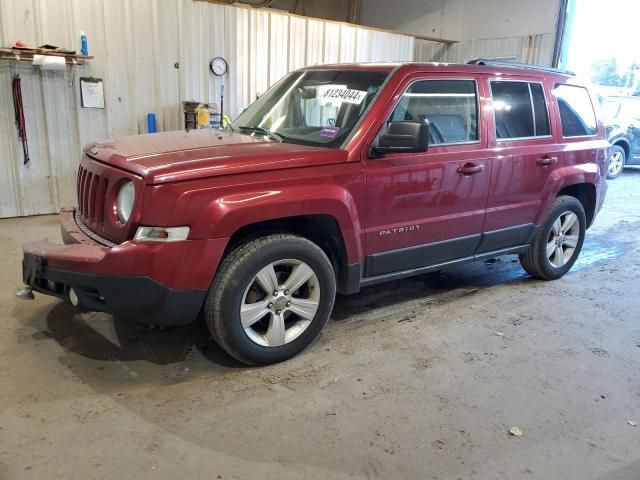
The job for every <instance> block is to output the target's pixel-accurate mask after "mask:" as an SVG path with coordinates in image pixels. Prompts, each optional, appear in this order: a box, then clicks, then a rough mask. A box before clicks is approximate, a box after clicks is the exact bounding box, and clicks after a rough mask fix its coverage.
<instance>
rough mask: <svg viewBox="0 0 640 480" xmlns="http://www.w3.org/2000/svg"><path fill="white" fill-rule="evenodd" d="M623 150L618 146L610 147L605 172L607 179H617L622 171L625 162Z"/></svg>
mask: <svg viewBox="0 0 640 480" xmlns="http://www.w3.org/2000/svg"><path fill="white" fill-rule="evenodd" d="M625 157H626V155H625V152H624V148H622V147H620V146H618V145H612V146H611V149H610V150H609V168H608V170H607V178H608V179H610V180H612V179H614V178H616V177H618V176H619V175H620V174H621V173H622V170H623V169H624V164H625V161H626V158H625Z"/></svg>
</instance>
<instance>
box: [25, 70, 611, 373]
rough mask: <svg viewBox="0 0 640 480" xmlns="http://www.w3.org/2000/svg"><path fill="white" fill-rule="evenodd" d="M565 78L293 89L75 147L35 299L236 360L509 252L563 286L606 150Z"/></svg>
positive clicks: (487, 73) (347, 75)
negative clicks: (234, 109) (203, 333)
mask: <svg viewBox="0 0 640 480" xmlns="http://www.w3.org/2000/svg"><path fill="white" fill-rule="evenodd" d="M594 107H595V102H594V101H593V97H592V96H591V95H590V93H589V92H588V90H587V89H586V88H585V87H584V85H582V84H581V83H579V82H578V81H577V80H576V79H575V78H574V77H573V76H571V75H567V74H563V73H561V72H558V71H554V70H551V69H544V68H542V67H525V66H513V65H505V64H497V63H490V62H488V61H487V62H484V61H475V62H473V63H472V64H467V65H449V64H417V63H414V64H354V65H337V66H336V65H333V66H331V65H329V66H317V67H311V68H305V69H303V70H299V71H296V72H293V73H290V74H288V75H287V76H285V77H284V78H283V79H282V80H280V81H279V82H278V83H277V84H276V85H275V86H273V87H272V88H271V89H270V90H269V91H268V92H266V93H265V94H264V95H262V96H261V97H260V98H259V99H258V100H257V101H256V102H255V103H254V104H252V105H251V106H250V107H249V108H248V109H247V110H245V111H244V112H243V113H242V114H241V115H240V116H239V117H238V119H237V120H236V121H235V122H234V123H233V126H231V127H229V128H228V129H226V130H224V131H214V130H197V131H189V132H182V131H179V132H167V133H160V134H152V135H141V136H135V137H128V138H121V139H118V140H112V141H107V142H104V143H98V144H93V145H90V146H88V147H87V148H86V149H85V150H84V154H83V157H82V159H81V162H80V167H79V171H78V186H77V187H78V206H77V208H75V209H65V210H63V211H62V212H61V214H60V218H61V223H62V238H63V240H64V245H53V244H50V243H46V242H35V243H29V244H26V245H25V246H24V259H23V274H24V281H25V283H26V284H27V285H28V286H30V287H31V288H32V289H33V290H36V291H38V292H42V293H45V294H49V295H55V296H58V297H63V298H67V299H69V300H70V302H71V303H72V304H73V305H76V306H80V307H83V308H86V309H90V310H97V311H103V312H110V313H113V314H115V315H121V316H125V317H129V318H132V319H134V320H136V321H141V322H149V323H155V324H163V325H176V324H185V323H188V322H191V321H192V320H194V319H195V318H196V317H197V316H198V314H199V313H200V312H201V311H202V312H203V315H204V318H205V320H206V322H207V324H208V327H209V329H210V330H211V333H212V335H213V337H214V339H215V340H216V341H217V342H218V343H219V344H220V345H221V346H222V347H223V348H224V349H225V350H226V351H227V352H228V353H229V354H231V355H232V356H233V357H235V358H236V359H238V360H240V361H242V362H245V363H248V364H267V363H273V362H278V361H282V360H285V359H287V358H289V357H291V356H293V355H295V354H296V353H298V352H300V351H301V350H302V349H304V348H305V347H306V346H307V345H309V344H310V343H311V342H312V341H313V340H314V339H315V338H316V337H317V336H318V334H319V333H320V331H321V330H322V328H323V327H324V325H325V324H326V322H327V319H328V318H329V316H330V314H331V310H332V307H333V303H334V298H335V295H336V292H340V293H344V294H350V293H356V292H358V291H359V290H360V289H361V288H362V287H364V286H367V285H373V284H376V283H380V282H386V281H389V280H396V279H399V278H403V277H407V276H410V275H419V274H422V273H425V272H429V271H432V270H440V269H444V268H446V267H448V266H451V265H455V264H461V263H465V262H472V261H475V260H482V259H487V258H490V257H495V256H498V255H505V254H518V255H519V256H520V262H521V263H522V266H523V267H524V269H525V270H526V271H527V272H528V273H529V274H530V275H533V276H534V277H536V278H540V279H545V280H551V279H556V278H559V277H561V276H563V275H564V274H565V273H567V271H568V270H569V269H570V268H571V266H572V265H573V264H574V262H575V261H576V258H577V257H578V254H579V253H580V249H581V248H582V244H583V240H584V237H585V232H586V230H587V228H588V227H589V226H590V225H591V223H592V222H593V220H594V217H595V215H596V213H597V212H598V210H599V209H600V207H601V205H602V202H603V200H604V196H605V192H606V183H605V179H606V176H607V157H608V145H609V144H608V142H607V140H606V138H605V131H604V127H603V125H602V122H601V121H599V119H598V115H597V114H596V111H597V110H596V109H595V108H594Z"/></svg>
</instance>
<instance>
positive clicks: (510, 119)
mask: <svg viewBox="0 0 640 480" xmlns="http://www.w3.org/2000/svg"><path fill="white" fill-rule="evenodd" d="M491 95H492V96H493V110H494V113H495V119H496V138H497V139H509V138H528V137H540V136H547V135H549V134H550V128H549V114H548V113H547V102H546V101H545V98H544V91H543V89H542V85H540V84H539V83H529V82H510V81H496V82H491Z"/></svg>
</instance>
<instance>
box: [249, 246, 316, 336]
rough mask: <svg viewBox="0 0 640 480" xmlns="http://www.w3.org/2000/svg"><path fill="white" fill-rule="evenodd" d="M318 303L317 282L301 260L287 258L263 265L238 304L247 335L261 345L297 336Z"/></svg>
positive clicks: (312, 315)
mask: <svg viewBox="0 0 640 480" xmlns="http://www.w3.org/2000/svg"><path fill="white" fill-rule="evenodd" d="M319 305H320V282H319V281H318V277H317V276H316V274H315V272H314V271H313V269H312V268H311V267H310V266H309V265H307V264H306V263H304V262H302V261H300V260H293V259H286V260H278V261H276V262H273V263H270V264H269V265H267V266H266V267H264V268H262V269H261V270H260V271H259V272H258V273H257V274H256V275H255V276H254V278H253V279H252V281H251V282H250V283H249V286H248V287H247V289H246V290H245V292H244V295H243V297H242V303H241V306H240V320H241V322H242V328H243V329H244V331H245V333H246V334H247V336H248V337H249V338H250V339H251V340H252V341H253V342H255V343H257V344H258V345H261V346H263V347H279V346H281V345H285V344H287V343H289V342H292V341H293V340H295V339H296V338H298V337H299V336H300V335H301V334H302V333H303V332H304V331H305V330H306V329H307V328H308V327H309V325H310V324H311V322H312V320H313V318H314V317H315V315H316V312H317V311H318V307H319Z"/></svg>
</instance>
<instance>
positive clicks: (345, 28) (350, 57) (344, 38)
mask: <svg viewBox="0 0 640 480" xmlns="http://www.w3.org/2000/svg"><path fill="white" fill-rule="evenodd" d="M339 47H340V58H339V60H338V61H339V62H340V63H350V62H355V61H356V28H354V27H350V26H349V25H344V24H342V25H340V45H339Z"/></svg>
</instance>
